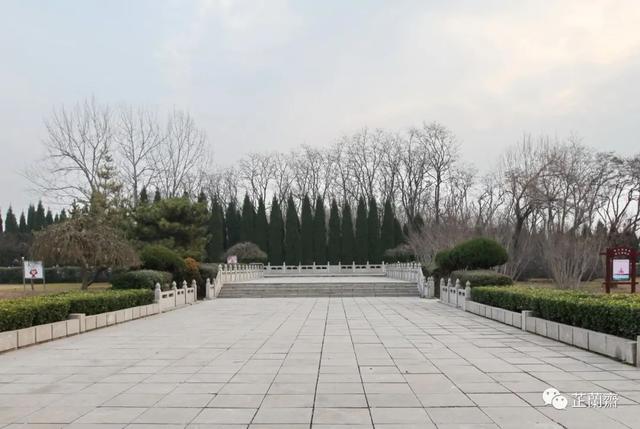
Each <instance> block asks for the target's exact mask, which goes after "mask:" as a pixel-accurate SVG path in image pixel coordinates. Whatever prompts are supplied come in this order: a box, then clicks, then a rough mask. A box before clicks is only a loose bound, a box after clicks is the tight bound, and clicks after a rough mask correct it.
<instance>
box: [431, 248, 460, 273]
mask: <svg viewBox="0 0 640 429" xmlns="http://www.w3.org/2000/svg"><path fill="white" fill-rule="evenodd" d="M434 262H435V264H436V266H437V270H438V271H439V272H440V273H441V274H447V273H450V272H451V271H453V270H455V269H457V268H458V265H457V263H456V261H455V259H453V250H452V249H446V250H441V251H440V252H438V253H436V257H435V258H434Z"/></svg>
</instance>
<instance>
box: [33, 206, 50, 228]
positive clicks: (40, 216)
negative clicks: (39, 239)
mask: <svg viewBox="0 0 640 429" xmlns="http://www.w3.org/2000/svg"><path fill="white" fill-rule="evenodd" d="M35 220H36V222H35V227H34V228H33V231H39V230H41V229H42V228H44V227H45V226H46V225H47V214H46V212H45V211H44V206H43V205H42V201H38V208H37V209H36V219H35Z"/></svg>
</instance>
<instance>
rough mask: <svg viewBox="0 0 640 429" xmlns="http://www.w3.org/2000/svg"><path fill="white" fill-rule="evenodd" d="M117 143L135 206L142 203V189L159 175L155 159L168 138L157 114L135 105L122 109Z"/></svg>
mask: <svg viewBox="0 0 640 429" xmlns="http://www.w3.org/2000/svg"><path fill="white" fill-rule="evenodd" d="M119 113H120V114H119V122H118V127H117V132H116V133H115V135H116V142H117V148H118V155H119V164H120V168H121V172H122V175H123V178H124V181H125V183H127V184H128V188H129V192H130V195H131V198H132V201H133V205H134V207H135V206H137V204H138V191H139V190H140V189H141V188H143V187H147V186H149V184H150V183H151V182H152V181H153V180H154V179H155V178H156V174H157V171H156V167H155V163H154V158H157V155H156V152H157V151H158V150H159V149H160V148H161V146H162V145H163V144H164V142H165V140H166V135H165V133H164V131H162V129H161V127H160V125H159V123H158V120H157V117H156V115H155V114H154V113H152V112H150V111H148V110H145V109H142V108H137V109H136V108H133V107H131V106H123V107H122V108H121V109H120V112H119Z"/></svg>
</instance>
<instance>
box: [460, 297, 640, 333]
mask: <svg viewBox="0 0 640 429" xmlns="http://www.w3.org/2000/svg"><path fill="white" fill-rule="evenodd" d="M471 298H472V300H473V301H475V302H479V303H482V304H487V305H490V306H493V307H499V308H504V309H506V310H510V311H516V312H520V311H522V310H531V311H532V312H533V315H534V316H535V317H540V318H542V319H546V320H551V321H553V322H559V323H564V324H566V325H572V326H577V327H579V328H584V329H590V330H592V331H597V332H603V333H605V334H611V335H615V336H618V337H624V338H629V339H634V340H635V339H636V338H637V336H638V335H640V296H637V295H626V294H611V295H600V294H590V293H586V292H576V291H562V290H557V289H538V288H527V287H516V286H513V287H477V288H473V289H472V290H471Z"/></svg>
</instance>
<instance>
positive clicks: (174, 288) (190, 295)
mask: <svg viewBox="0 0 640 429" xmlns="http://www.w3.org/2000/svg"><path fill="white" fill-rule="evenodd" d="M197 288H198V285H197V284H196V282H195V280H193V281H192V282H191V287H188V286H187V282H186V281H184V282H182V288H181V289H178V285H177V284H176V282H173V283H172V284H171V289H169V290H165V291H163V290H162V289H161V288H160V283H156V287H155V291H154V293H155V302H156V303H157V304H158V305H159V307H160V312H163V311H167V310H171V309H173V308H177V307H180V306H182V305H186V304H193V303H194V302H196V301H197V293H198V292H197Z"/></svg>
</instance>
